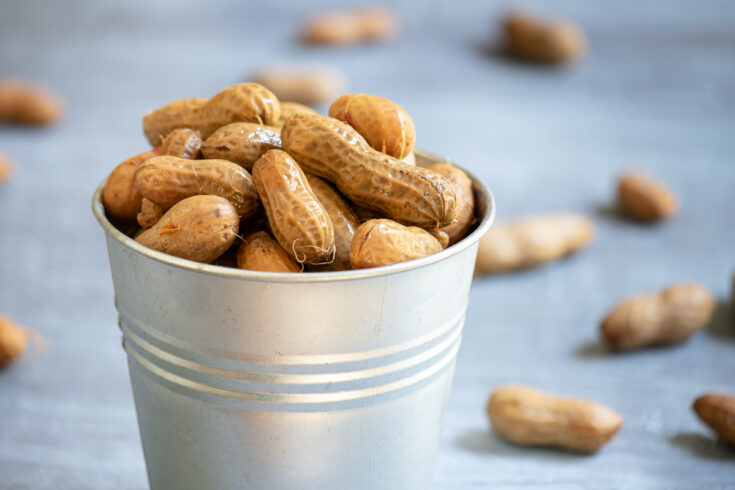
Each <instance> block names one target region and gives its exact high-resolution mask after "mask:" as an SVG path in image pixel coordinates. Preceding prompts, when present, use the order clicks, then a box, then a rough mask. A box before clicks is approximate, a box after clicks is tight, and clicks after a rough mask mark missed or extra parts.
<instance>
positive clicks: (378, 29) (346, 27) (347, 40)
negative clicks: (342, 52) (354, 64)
mask: <svg viewBox="0 0 735 490" xmlns="http://www.w3.org/2000/svg"><path fill="white" fill-rule="evenodd" d="M397 28H398V20H397V17H396V14H395V13H394V12H393V11H392V10H389V9H387V8H384V7H369V8H363V9H356V10H346V11H334V12H323V13H320V14H318V15H314V16H312V17H311V18H309V19H307V20H306V22H305V23H304V25H303V27H302V32H301V39H302V41H303V42H305V43H309V44H331V45H348V44H357V43H362V42H369V41H384V40H387V39H390V38H392V37H393V36H394V35H395V33H396V31H397Z"/></svg>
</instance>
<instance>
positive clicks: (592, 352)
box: [574, 341, 612, 359]
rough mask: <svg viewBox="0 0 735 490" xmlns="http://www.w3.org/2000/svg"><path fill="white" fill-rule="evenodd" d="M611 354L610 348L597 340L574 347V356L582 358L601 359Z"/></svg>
mask: <svg viewBox="0 0 735 490" xmlns="http://www.w3.org/2000/svg"><path fill="white" fill-rule="evenodd" d="M611 354H612V352H611V351H610V349H608V348H607V347H605V345H603V344H602V343H600V342H595V341H589V342H586V343H584V344H582V345H580V346H579V347H577V348H576V349H574V356H575V357H579V358H581V359H599V358H601V357H607V356H609V355H611Z"/></svg>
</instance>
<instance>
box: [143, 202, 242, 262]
mask: <svg viewBox="0 0 735 490" xmlns="http://www.w3.org/2000/svg"><path fill="white" fill-rule="evenodd" d="M239 222H240V219H239V217H238V215H237V210H236V209H235V207H234V206H233V205H232V204H230V202H229V201H228V200H227V199H225V198H223V197H219V196H212V195H199V196H192V197H188V198H186V199H183V200H181V201H179V202H178V203H176V204H175V205H174V206H173V207H172V208H171V209H169V210H168V211H166V213H165V214H164V215H163V216H162V217H161V219H160V220H159V221H158V223H156V224H155V225H154V226H153V227H151V228H149V229H147V230H145V231H144V232H143V233H141V234H140V235H138V237H137V238H136V239H135V240H136V241H137V242H139V243H141V244H143V245H145V246H146V247H148V248H152V249H153V250H158V251H159V252H164V253H167V254H169V255H173V256H176V257H181V258H184V259H188V260H193V261H195V262H203V263H210V262H212V261H213V260H215V259H217V258H218V257H219V256H220V255H222V254H223V253H225V251H226V250H227V249H228V248H230V246H231V245H232V244H233V243H234V241H235V238H236V237H237V232H238V225H239Z"/></svg>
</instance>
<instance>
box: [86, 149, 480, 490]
mask: <svg viewBox="0 0 735 490" xmlns="http://www.w3.org/2000/svg"><path fill="white" fill-rule="evenodd" d="M417 161H418V163H419V164H420V165H421V164H423V165H427V164H430V163H433V162H435V161H438V159H437V158H436V157H433V156H431V155H428V154H425V153H422V152H417ZM473 180H474V188H475V194H476V201H477V211H476V212H477V218H478V222H479V224H478V225H477V227H476V229H475V230H474V232H473V233H472V234H471V235H470V236H469V237H467V238H465V239H464V240H463V241H461V242H460V243H458V244H456V245H454V246H452V247H450V248H448V249H446V250H444V251H442V252H440V253H438V254H435V255H432V256H429V257H425V258H423V259H420V260H415V261H412V262H407V263H403V264H396V265H393V266H389V267H382V268H378V269H366V270H358V271H345V272H326V273H308V274H276V273H265V272H253V271H244V270H237V269H229V268H224V267H219V266H214V265H206V264H199V263H194V262H190V261H187V260H183V259H179V258H176V257H172V256H169V255H166V254H163V253H159V252H156V251H153V250H149V249H147V248H145V247H143V246H141V245H140V244H138V243H137V242H135V241H134V240H132V239H131V238H129V237H127V236H126V235H124V234H123V233H121V232H120V231H118V230H117V229H116V228H115V227H114V226H112V224H110V222H109V221H108V220H107V218H106V217H105V213H104V209H103V206H102V203H101V193H102V188H103V185H104V183H103V184H101V185H100V186H99V188H98V189H97V192H96V193H95V195H94V200H93V206H92V207H93V211H94V214H95V216H96V217H97V220H99V222H100V224H101V225H102V228H103V229H104V230H105V233H106V238H107V248H108V252H109V255H110V267H111V269H112V281H113V284H114V288H115V304H116V306H117V309H118V312H119V313H120V317H119V318H120V319H119V324H120V329H121V330H122V333H123V346H124V348H125V351H126V352H127V354H128V364H129V368H130V379H131V383H132V387H133V396H134V398H135V406H136V410H137V413H138V423H139V427H140V434H141V439H142V441H143V450H144V453H145V459H146V464H147V468H148V479H149V481H150V486H151V488H152V489H154V490H171V489H176V490H187V489H191V490H203V489H217V490H219V489H242V488H253V489H258V490H270V489H279V490H283V489H300V490H303V489H319V490H329V489H339V490H342V489H354V490H357V489H381V490H383V489H403V490H406V489H426V488H429V487H430V486H431V480H432V474H433V471H434V459H435V454H436V450H437V446H438V440H439V432H440V428H441V418H442V413H443V411H444V407H445V405H446V401H447V397H448V395H449V389H450V386H451V383H452V375H453V370H454V359H455V356H456V354H457V350H458V349H459V345H460V339H461V333H462V325H463V322H464V315H465V308H466V306H467V299H468V292H469V288H470V282H471V280H472V274H473V268H474V264H475V255H476V251H477V241H478V240H479V238H480V237H481V236H482V235H483V234H484V233H485V232H486V231H487V229H488V228H489V227H490V224H491V222H492V220H493V217H494V204H493V199H492V196H491V194H490V193H489V192H488V190H487V189H486V188H485V187H484V186H483V185H482V184H481V183H480V182H478V181H477V180H475V179H473Z"/></svg>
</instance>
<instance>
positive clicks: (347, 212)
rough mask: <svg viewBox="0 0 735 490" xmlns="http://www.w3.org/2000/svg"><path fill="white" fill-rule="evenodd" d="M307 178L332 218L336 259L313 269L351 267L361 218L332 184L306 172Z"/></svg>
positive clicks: (342, 268)
mask: <svg viewBox="0 0 735 490" xmlns="http://www.w3.org/2000/svg"><path fill="white" fill-rule="evenodd" d="M306 179H307V180H308V181H309V185H310V186H311V190H312V191H314V195H315V196H316V198H317V199H318V200H319V202H320V203H321V204H322V206H324V209H325V210H326V211H327V214H328V215H329V219H331V220H332V226H333V227H334V245H335V253H334V261H333V262H332V263H331V264H324V265H320V266H316V268H315V267H312V268H311V270H320V271H341V270H347V269H350V246H351V245H352V237H353V236H354V235H355V231H356V230H357V227H358V226H360V220H359V219H358V217H357V215H356V214H355V212H354V211H353V210H352V208H351V207H350V205H349V204H347V202H346V201H345V200H344V199H343V198H342V196H340V195H339V193H338V192H337V191H336V190H334V189H333V188H332V186H331V185H329V184H327V183H326V182H324V181H323V180H322V179H320V178H319V177H316V176H314V175H311V174H306ZM317 268H318V269H317Z"/></svg>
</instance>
